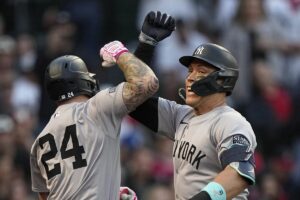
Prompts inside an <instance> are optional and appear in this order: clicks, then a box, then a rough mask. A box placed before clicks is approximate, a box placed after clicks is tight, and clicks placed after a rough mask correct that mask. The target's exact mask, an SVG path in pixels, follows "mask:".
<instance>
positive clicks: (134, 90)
mask: <svg viewBox="0 0 300 200" xmlns="http://www.w3.org/2000/svg"><path fill="white" fill-rule="evenodd" d="M117 63H118V65H119V67H120V69H121V70H122V71H123V73H124V76H125V79H126V83H125V85H124V89H123V99H124V103H125V105H126V106H127V109H128V110H129V111H132V110H134V109H135V108H136V107H137V106H139V105H140V104H141V103H143V102H144V101H145V100H146V99H147V98H149V97H150V96H152V95H153V94H154V93H155V92H156V91H157V90H158V88H159V82H158V79H157V77H156V76H155V74H154V72H153V71H152V70H151V69H150V67H149V66H148V65H146V64H145V63H144V62H142V61H141V60H140V59H138V58H137V57H135V56H134V55H133V54H131V53H123V54H122V55H121V56H120V57H119V59H118V61H117Z"/></svg>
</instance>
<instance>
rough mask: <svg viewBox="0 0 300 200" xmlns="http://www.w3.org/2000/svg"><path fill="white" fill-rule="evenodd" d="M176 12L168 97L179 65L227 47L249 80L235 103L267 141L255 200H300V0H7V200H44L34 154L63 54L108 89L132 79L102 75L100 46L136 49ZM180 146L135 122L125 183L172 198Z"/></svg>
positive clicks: (0, 170) (3, 55) (124, 154)
mask: <svg viewBox="0 0 300 200" xmlns="http://www.w3.org/2000/svg"><path fill="white" fill-rule="evenodd" d="M151 10H153V11H157V10H160V11H162V12H167V13H169V14H171V15H172V16H174V17H175V18H176V19H177V28H176V31H175V32H174V33H173V34H172V35H171V37H169V38H167V39H166V40H164V41H162V42H161V43H160V44H158V46H157V48H156V51H155V56H154V60H153V62H152V65H151V67H152V68H153V69H154V71H155V72H156V74H157V75H158V77H159V79H160V83H161V84H160V85H161V88H160V91H159V94H158V95H160V96H162V97H165V98H168V99H171V100H174V101H177V102H178V103H184V102H183V101H182V100H181V99H180V98H179V96H178V88H180V87H183V84H184V78H185V74H186V68H184V67H182V66H181V65H180V64H179V62H178V59H179V57H181V56H183V55H191V54H192V52H193V50H194V49H195V48H196V47H197V46H198V45H199V44H201V43H204V42H213V43H218V44H221V45H223V46H224V47H226V48H228V49H229V50H230V51H231V52H232V53H233V54H234V56H235V57H236V58H237V60H238V63H239V67H240V76H239V80H238V83H237V85H236V88H235V91H234V93H233V95H232V96H230V97H229V98H228V104H230V105H231V106H233V107H234V108H235V109H237V110H238V111H239V112H241V113H242V114H243V115H244V116H245V117H246V118H247V119H248V121H249V122H250V123H251V125H252V127H253V129H254V131H255V133H256V137H257V140H258V147H257V150H256V152H255V160H256V176H257V182H256V185H255V186H251V188H250V191H251V195H250V198H249V199H250V200H254V199H260V200H292V199H297V196H299V194H300V135H299V136H298V133H300V89H299V88H298V87H297V86H298V84H299V83H300V35H299V33H300V0H175V1H174V0H135V1H117V0H102V1H100V0H85V1H80V0H65V1H57V0H1V6H0V200H31V199H36V196H35V194H33V193H32V192H31V181H30V164H29V154H30V148H31V145H32V142H33V140H34V138H35V137H36V136H37V134H39V132H40V131H41V130H42V129H43V127H44V125H45V124H46V123H47V121H48V119H49V117H50V116H51V114H52V112H53V111H54V110H55V105H54V103H53V102H51V101H50V100H49V99H48V97H47V95H46V94H45V90H44V89H43V75H44V70H45V68H46V66H47V65H48V64H49V62H50V61H51V60H52V59H54V58H56V57H58V56H60V55H64V54H74V55H77V56H79V57H81V58H83V59H84V60H85V62H86V63H87V65H88V67H89V69H90V70H91V71H92V72H94V73H96V74H97V78H98V79H99V81H100V84H101V88H105V87H109V86H112V85H116V84H117V83H119V82H121V81H123V76H122V73H121V72H120V70H119V69H118V68H117V67H116V68H113V69H111V68H110V69H103V68H101V67H100V59H99V56H98V51H99V48H100V47H101V46H102V45H103V44H105V43H107V42H109V41H111V40H120V41H122V42H123V43H125V45H126V46H127V47H129V48H130V49H131V50H132V51H133V50H134V49H135V47H136V45H137V41H138V34H139V31H140V28H141V25H142V22H143V19H144V17H145V15H146V14H147V13H148V12H149V11H151ZM172 145H173V144H172V141H170V140H169V139H167V138H164V137H160V136H157V135H155V134H153V133H152V132H150V131H148V130H147V129H146V128H145V127H143V126H141V125H139V124H138V123H137V122H136V121H134V120H133V119H131V118H130V117H128V118H126V119H124V121H123V125H122V131H121V163H122V167H123V168H122V185H126V186H129V187H131V188H132V189H133V190H135V191H136V192H137V194H138V196H139V197H140V199H142V200H153V199H155V200H173V199H174V196H173V186H172V183H173V164H172Z"/></svg>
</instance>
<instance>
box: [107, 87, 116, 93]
mask: <svg viewBox="0 0 300 200" xmlns="http://www.w3.org/2000/svg"><path fill="white" fill-rule="evenodd" d="M115 91H116V87H112V88H109V90H108V92H109V93H114V92H115Z"/></svg>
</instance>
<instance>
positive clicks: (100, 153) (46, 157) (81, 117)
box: [30, 41, 159, 200]
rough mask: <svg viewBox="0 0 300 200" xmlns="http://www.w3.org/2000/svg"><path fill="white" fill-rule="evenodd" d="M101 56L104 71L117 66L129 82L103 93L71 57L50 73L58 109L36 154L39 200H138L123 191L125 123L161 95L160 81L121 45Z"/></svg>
mask: <svg viewBox="0 0 300 200" xmlns="http://www.w3.org/2000/svg"><path fill="white" fill-rule="evenodd" d="M100 55H101V57H102V58H103V60H104V61H103V63H102V64H103V66H112V64H115V63H117V64H118V66H119V68H120V69H121V70H122V71H123V73H124V76H125V79H126V82H123V83H120V84H119V85H117V86H116V87H113V88H109V89H105V90H102V91H99V92H98V84H97V81H96V79H95V78H94V74H92V73H90V72H89V71H88V70H87V67H86V65H85V63H84V62H83V61H82V60H81V59H80V58H79V57H77V56H72V55H67V56H61V57H59V58H57V59H55V60H53V61H52V62H51V63H50V64H49V66H48V67H47V69H46V72H45V86H46V89H47V92H48V94H49V96H50V98H51V99H53V100H54V101H56V103H57V105H58V107H57V109H56V111H55V112H54V113H53V115H52V116H51V119H50V121H49V122H48V124H47V125H46V127H45V128H44V130H43V131H42V132H41V133H40V134H39V136H38V137H37V138H36V140H35V142H34V144H33V146H32V149H31V157H30V161H31V175H32V189H33V191H35V192H37V193H39V194H38V195H39V199H42V200H44V199H55V200H58V199H63V200H77V199H78V200H83V199H88V200H100V199H105V200H117V199H132V200H133V199H136V197H134V192H133V191H131V190H129V189H128V188H124V187H121V188H120V177H121V174H120V173H121V170H120V148H119V137H120V126H121V120H122V118H123V117H124V116H125V115H126V114H127V113H129V112H130V111H132V110H134V109H135V108H136V107H137V106H138V105H139V104H141V103H142V102H143V101H145V100H146V99H147V98H148V97H149V96H151V95H153V94H154V93H155V92H156V91H157V90H158V86H159V85H158V80H157V78H156V76H155V75H154V73H153V71H152V70H151V69H150V68H149V67H148V66H147V65H146V64H145V63H143V62H141V61H140V60H139V59H137V58H136V57H135V56H134V55H133V54H131V53H129V52H128V50H127V48H126V47H124V45H123V44H122V43H121V42H119V41H114V42H111V43H108V44H107V45H105V46H104V47H103V48H101V51H100ZM119 189H120V191H119Z"/></svg>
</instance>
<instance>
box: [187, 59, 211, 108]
mask: <svg viewBox="0 0 300 200" xmlns="http://www.w3.org/2000/svg"><path fill="white" fill-rule="evenodd" d="M214 71H216V69H215V68H214V67H212V66H210V65H209V64H207V63H205V62H202V61H197V60H195V61H193V62H191V64H190V65H189V68H188V75H187V77H186V79H185V92H186V99H185V102H186V104H187V105H189V106H192V107H194V108H196V107H197V106H198V105H199V104H201V102H202V101H203V99H204V98H205V97H201V96H198V95H196V94H195V93H194V92H193V91H192V90H191V86H192V84H193V83H194V82H195V81H198V80H201V79H203V78H205V77H206V76H208V75H209V74H210V73H212V72H214Z"/></svg>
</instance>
